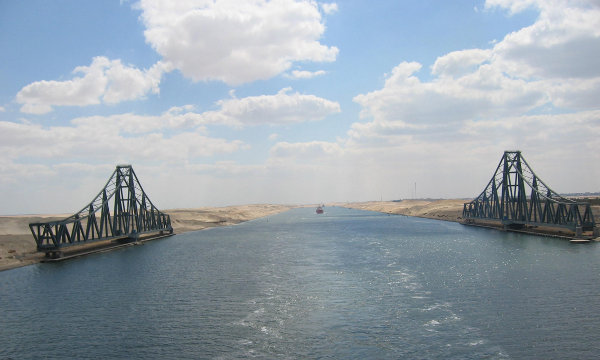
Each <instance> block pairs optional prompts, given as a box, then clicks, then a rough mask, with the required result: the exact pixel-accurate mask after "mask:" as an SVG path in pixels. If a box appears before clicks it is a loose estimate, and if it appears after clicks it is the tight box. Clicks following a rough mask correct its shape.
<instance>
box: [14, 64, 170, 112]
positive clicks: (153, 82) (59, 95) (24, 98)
mask: <svg viewBox="0 0 600 360" xmlns="http://www.w3.org/2000/svg"><path fill="white" fill-rule="evenodd" d="M169 70H170V68H169V66H168V65H165V64H163V63H161V62H159V63H157V64H155V65H154V66H153V67H152V68H150V69H148V70H144V71H142V70H139V69H136V68H134V67H131V66H126V65H123V64H122V63H121V61H120V60H109V59H108V58H106V57H103V56H98V57H95V58H94V59H93V60H92V63H91V64H90V66H79V67H77V68H75V70H73V73H74V74H81V75H82V76H76V77H74V78H73V79H71V80H65V81H55V80H52V81H46V80H42V81H37V82H34V83H31V84H29V85H27V86H25V87H23V89H21V91H19V93H17V96H16V101H17V102H18V103H19V104H22V107H21V111H22V112H25V113H30V114H45V113H48V112H50V111H52V110H53V107H54V106H86V105H94V104H100V103H101V102H105V103H108V104H114V103H118V102H121V101H127V100H135V99H138V98H141V97H143V96H145V95H146V94H147V93H148V92H152V93H158V92H159V87H158V85H159V83H160V79H161V77H162V74H163V73H164V72H167V71H169Z"/></svg>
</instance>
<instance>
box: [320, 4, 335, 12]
mask: <svg viewBox="0 0 600 360" xmlns="http://www.w3.org/2000/svg"><path fill="white" fill-rule="evenodd" d="M321 8H322V9H323V12H324V13H325V14H333V13H335V12H337V11H338V6H337V4H336V3H328V4H321Z"/></svg>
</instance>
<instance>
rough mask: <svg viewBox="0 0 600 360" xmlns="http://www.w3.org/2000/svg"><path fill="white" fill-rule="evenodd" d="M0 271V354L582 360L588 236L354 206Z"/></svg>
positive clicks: (591, 295)
mask: <svg viewBox="0 0 600 360" xmlns="http://www.w3.org/2000/svg"><path fill="white" fill-rule="evenodd" d="M325 210H326V213H325V214H324V215H316V214H314V209H294V210H291V211H289V212H286V213H283V214H279V215H276V216H272V217H269V218H268V219H259V220H255V221H251V222H247V223H243V224H240V225H237V226H232V227H225V228H215V229H211V230H205V231H199V232H193V233H187V234H182V235H177V236H174V237H171V238H167V239H163V240H156V241H152V242H149V243H146V244H145V245H143V246H135V247H130V248H126V249H123V250H118V251H114V252H110V253H104V254H97V255H92V256H88V257H85V258H80V259H77V260H73V261H66V262H63V263H57V264H38V265H33V266H28V267H24V268H19V269H14V270H10V271H5V272H2V273H0V314H1V315H0V316H1V317H0V358H3V359H11V358H12V359H34V358H35V359H37V358H45V359H52V358H55V359H57V358H62V359H97V358H115V359H118V358H121V359H125V358H127V359H130V358H134V359H164V358H172V359H205V358H206V359H246V358H257V359H313V358H320V359H366V358H371V359H399V358H407V359H482V358H486V359H542V358H545V359H550V358H552V359H575V358H577V359H590V358H596V357H597V356H598V355H599V354H600V347H599V346H598V344H597V337H598V335H600V321H598V320H600V316H598V315H597V314H598V308H599V306H600V285H599V282H598V280H599V274H600V271H599V270H600V261H599V258H598V256H599V255H600V253H599V252H600V250H599V249H600V248H599V247H598V246H597V245H596V244H590V245H572V244H569V243H568V242H566V241H564V240H556V239H550V238H542V237H533V236H527V235H521V234H512V233H503V232H499V231H493V230H487V229H480V228H473V227H465V226H462V225H460V224H455V223H449V222H442V221H433V220H426V219H417V218H410V217H404V216H388V215H384V214H379V213H373V212H365V211H358V210H349V209H340V208H326V209H325Z"/></svg>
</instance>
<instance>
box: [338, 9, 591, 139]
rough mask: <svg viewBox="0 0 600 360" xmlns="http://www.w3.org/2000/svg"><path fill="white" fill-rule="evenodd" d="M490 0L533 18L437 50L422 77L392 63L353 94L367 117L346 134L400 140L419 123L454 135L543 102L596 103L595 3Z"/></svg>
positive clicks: (415, 69)
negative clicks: (486, 41)
mask: <svg viewBox="0 0 600 360" xmlns="http://www.w3.org/2000/svg"><path fill="white" fill-rule="evenodd" d="M497 7H500V8H504V9H508V10H509V11H510V12H512V13H515V12H519V11H523V10H525V9H527V8H534V9H537V10H538V11H539V17H538V19H537V20H536V21H535V23H534V24H532V25H530V26H528V27H525V28H523V29H520V30H518V31H515V32H513V33H510V34H507V35H506V37H505V38H504V39H502V40H501V41H499V42H497V43H496V44H494V45H493V47H492V48H490V49H465V50H458V51H453V52H451V53H448V54H445V55H442V56H440V57H439V58H438V59H437V60H436V61H435V63H434V64H433V66H432V67H431V75H433V78H432V80H430V81H421V80H420V78H419V76H418V73H419V72H420V71H422V70H421V68H422V65H421V64H419V63H416V62H403V63H400V64H399V65H397V66H396V67H395V68H394V69H393V70H392V72H391V74H389V75H387V76H386V80H385V83H384V85H383V87H382V88H381V89H379V90H375V91H372V92H369V93H366V94H360V95H357V96H356V97H355V98H354V101H355V102H357V103H358V104H360V105H361V106H362V107H363V110H362V112H361V115H362V117H363V118H365V119H368V120H371V121H372V122H369V123H356V124H354V125H353V126H352V128H351V130H350V131H349V136H350V137H351V138H352V139H358V138H363V139H365V138H368V137H376V138H382V137H388V138H389V137H390V136H392V134H395V135H396V136H398V141H404V140H406V139H405V136H410V135H413V136H421V134H422V133H423V129H426V130H427V133H428V134H430V135H431V134H435V129H437V130H439V131H444V132H446V133H447V134H454V135H455V136H460V134H458V133H457V131H456V130H454V131H453V130H452V129H461V127H462V126H463V125H464V124H466V123H468V122H486V121H500V119H503V118H506V117H511V118H514V117H517V116H522V115H524V114H528V113H530V112H536V111H541V110H542V109H543V108H549V107H550V108H559V109H562V111H566V112H573V111H579V110H592V109H597V106H598V105H597V103H594V100H593V99H597V98H598V96H599V95H600V68H598V66H596V65H595V63H594V62H595V59H597V58H598V57H599V56H600V12H599V11H600V7H599V6H598V5H597V4H596V3H594V2H590V1H583V0H581V1H570V2H565V1H534V0H532V1H512V0H489V1H487V2H486V8H487V9H488V10H490V9H493V8H497ZM565 121H566V120H565ZM450 124H452V126H449V125H450ZM588 125H589V124H588ZM580 130H582V128H580Z"/></svg>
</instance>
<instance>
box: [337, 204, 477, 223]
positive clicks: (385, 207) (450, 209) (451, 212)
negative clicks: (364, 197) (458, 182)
mask: <svg viewBox="0 0 600 360" xmlns="http://www.w3.org/2000/svg"><path fill="white" fill-rule="evenodd" d="M465 202H468V201H467V200H464V199H450V200H403V201H368V202H357V203H336V204H331V205H335V206H341V207H347V208H352V209H360V210H370V211H378V212H383V213H388V214H399V215H408V216H417V217H425V218H429V219H437V220H447V221H460V220H461V219H462V211H463V204H464V203H465Z"/></svg>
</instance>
